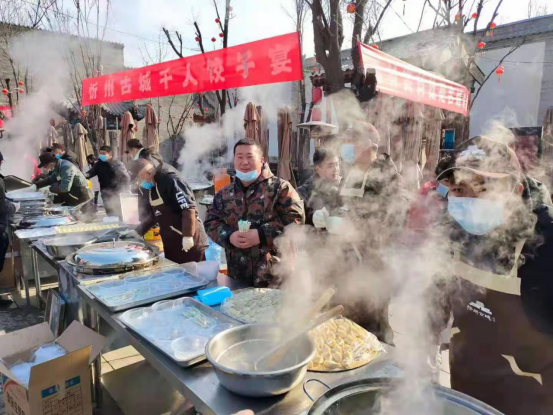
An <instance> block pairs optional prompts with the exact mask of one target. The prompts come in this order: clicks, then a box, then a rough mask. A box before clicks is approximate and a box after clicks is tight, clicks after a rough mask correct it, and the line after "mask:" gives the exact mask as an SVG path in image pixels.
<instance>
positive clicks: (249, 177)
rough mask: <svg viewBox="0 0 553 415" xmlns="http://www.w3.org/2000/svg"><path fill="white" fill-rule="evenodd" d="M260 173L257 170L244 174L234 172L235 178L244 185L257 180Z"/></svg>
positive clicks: (237, 171)
mask: <svg viewBox="0 0 553 415" xmlns="http://www.w3.org/2000/svg"><path fill="white" fill-rule="evenodd" d="M259 174H260V172H258V171H257V170H252V171H249V172H246V173H244V172H243V171H240V170H236V177H238V178H239V179H240V181H242V182H245V183H251V182H254V181H256V180H257V178H258V177H259Z"/></svg>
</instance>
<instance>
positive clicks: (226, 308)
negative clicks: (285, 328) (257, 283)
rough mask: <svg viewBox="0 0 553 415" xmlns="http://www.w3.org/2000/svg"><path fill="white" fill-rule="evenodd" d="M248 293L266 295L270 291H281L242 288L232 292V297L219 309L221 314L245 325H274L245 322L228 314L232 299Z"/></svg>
mask: <svg viewBox="0 0 553 415" xmlns="http://www.w3.org/2000/svg"><path fill="white" fill-rule="evenodd" d="M248 291H253V292H258V293H266V292H269V291H280V290H277V289H274V288H242V289H240V290H236V291H233V292H232V297H229V298H227V299H226V300H224V301H223V303H222V304H221V308H220V309H219V310H220V311H221V313H223V314H224V315H226V316H228V317H230V318H232V319H234V320H237V321H239V322H240V323H244V324H262V323H266V324H270V323H272V321H259V322H253V321H249V320H244V319H241V318H237V317H234V316H233V315H232V314H230V313H229V312H228V303H229V302H230V301H231V300H232V298H233V297H235V296H237V295H239V294H241V293H245V292H248ZM225 304H226V305H225Z"/></svg>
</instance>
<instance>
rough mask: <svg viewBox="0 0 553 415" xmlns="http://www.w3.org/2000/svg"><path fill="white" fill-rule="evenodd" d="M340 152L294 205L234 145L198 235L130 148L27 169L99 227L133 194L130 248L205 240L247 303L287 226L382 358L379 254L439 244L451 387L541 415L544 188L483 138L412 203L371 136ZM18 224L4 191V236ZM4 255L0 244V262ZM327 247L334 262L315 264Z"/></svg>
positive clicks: (186, 253) (386, 338) (153, 163)
mask: <svg viewBox="0 0 553 415" xmlns="http://www.w3.org/2000/svg"><path fill="white" fill-rule="evenodd" d="M336 141H338V144H337V145H332V146H328V147H320V148H318V149H316V150H315V153H314V156H313V165H314V174H313V176H312V177H310V178H309V179H308V180H307V181H305V182H304V183H303V184H301V185H300V186H299V188H298V189H297V190H296V189H295V188H294V187H293V186H292V185H291V184H290V183H289V182H288V181H286V180H283V179H281V178H279V177H277V176H275V175H274V174H273V173H272V172H271V170H270V168H269V164H268V161H267V160H265V159H264V157H263V151H262V149H261V147H260V145H259V143H258V142H257V141H253V140H250V139H242V140H240V141H238V142H237V143H236V144H235V146H234V149H233V156H234V170H235V172H236V175H235V178H234V180H233V181H232V182H231V184H230V185H228V186H227V187H224V188H223V189H222V190H220V191H219V192H218V193H217V194H216V195H215V196H214V200H213V203H212V205H211V207H210V208H209V211H208V213H207V217H206V219H205V222H203V221H202V220H200V218H199V215H198V209H197V204H196V200H195V198H194V193H193V192H192V190H191V188H190V186H189V185H188V184H187V183H186V180H185V179H184V178H183V177H182V176H181V175H180V174H179V173H178V171H176V170H175V169H174V168H173V167H172V166H169V165H167V164H165V163H163V160H162V159H161V157H160V156H159V154H157V153H156V152H155V151H152V150H151V149H146V148H143V146H142V145H141V143H140V141H139V140H136V139H133V140H130V141H129V142H127V143H126V148H127V153H128V154H129V157H130V160H129V162H128V163H127V164H123V163H122V162H121V161H119V160H116V158H115V157H114V155H113V151H112V149H111V148H110V147H109V146H103V147H101V148H100V151H99V156H98V160H94V158H93V157H90V158H89V159H88V166H86V168H87V171H86V173H83V172H82V171H81V168H82V167H83V166H78V164H77V158H76V156H75V154H73V153H72V152H71V151H68V150H66V149H65V148H64V147H63V145H60V144H55V143H54V144H53V145H52V146H51V147H50V148H48V149H46V151H44V152H43V153H42V154H41V155H40V157H39V159H40V165H39V167H40V168H43V169H45V170H46V173H45V174H43V175H42V176H40V177H37V178H36V179H35V186H36V187H37V188H41V187H45V186H49V187H50V191H51V192H53V193H55V194H56V200H57V201H59V202H60V203H64V204H66V205H69V206H75V205H78V204H81V203H83V202H87V201H89V200H92V199H94V200H97V195H96V198H95V197H94V191H92V189H90V188H89V185H88V184H87V179H92V178H95V177H96V178H97V179H98V183H97V186H98V190H97V191H99V193H100V195H101V197H102V200H103V201H104V206H105V207H106V211H107V213H108V214H109V215H114V216H119V217H120V216H121V208H120V202H119V194H120V193H121V192H124V191H127V190H128V189H132V190H134V192H135V193H138V195H139V216H140V225H139V226H138V227H137V228H136V229H135V230H133V231H130V232H129V233H128V235H130V236H135V237H141V236H143V235H144V234H145V233H146V232H147V231H148V230H149V229H150V228H151V227H152V226H154V225H155V224H157V225H158V226H159V228H160V234H161V238H162V241H163V245H164V250H165V256H166V258H168V259H170V260H172V261H174V262H176V263H186V262H190V261H201V260H203V259H204V258H205V251H206V249H207V248H208V246H209V239H208V237H209V238H210V239H211V240H212V241H213V242H215V243H217V244H218V245H220V246H221V247H223V248H224V250H225V254H226V258H227V264H228V275H229V277H230V278H234V279H236V280H239V281H240V282H241V283H242V284H244V285H247V286H252V287H278V286H280V285H281V284H282V281H283V279H285V278H287V277H289V276H286V275H283V272H282V270H280V269H279V263H280V262H281V259H282V252H281V250H280V249H279V246H280V245H279V239H282V238H281V237H282V236H283V234H284V233H285V229H286V228H287V227H289V226H291V227H300V228H301V229H305V230H306V232H308V233H310V235H311V236H312V237H311V238H310V239H309V240H310V241H311V242H310V244H309V246H305V247H303V248H304V249H305V251H306V254H307V255H311V256H313V258H314V261H312V263H313V264H314V265H313V269H312V271H313V272H314V273H315V274H316V275H317V278H319V279H320V280H321V281H324V282H325V283H326V284H328V285H333V286H334V287H335V288H336V290H337V296H336V297H337V301H340V303H341V304H343V305H344V306H345V309H346V310H345V315H346V316H348V317H349V318H351V319H352V320H354V321H355V322H357V323H358V324H360V325H361V326H363V327H364V328H366V329H367V330H368V331H370V332H372V333H374V334H375V335H376V336H377V337H378V339H379V340H380V341H382V342H384V343H387V344H390V345H393V344H394V339H393V330H392V328H391V327H390V323H389V321H388V316H389V312H388V307H389V303H390V301H391V298H392V297H393V295H394V287H393V286H389V287H387V285H386V281H385V279H386V276H387V275H389V272H390V265H391V264H390V261H388V260H387V258H386V256H385V252H387V250H388V249H389V248H391V247H392V246H394V244H398V243H401V244H403V246H414V245H412V244H417V243H419V244H420V243H424V241H425V240H426V239H427V238H430V235H431V234H436V231H438V232H439V233H440V237H441V238H443V240H444V241H446V243H447V244H448V247H449V251H450V252H451V255H450V259H449V261H448V263H449V265H450V268H449V269H448V270H443V271H444V272H443V274H447V278H444V277H443V275H442V276H439V278H438V276H437V278H436V284H435V285H434V286H433V287H432V289H430V290H429V292H428V297H429V302H430V303H432V302H433V301H434V304H435V309H434V312H433V316H432V318H431V322H432V326H433V327H432V328H433V330H434V331H435V333H439V332H440V331H441V330H443V329H444V327H445V326H446V324H447V322H448V320H449V319H450V316H451V315H453V328H452V329H451V333H452V337H451V344H450V365H451V385H452V387H453V388H454V389H456V390H459V391H461V392H464V393H467V394H468V395H470V396H473V397H475V398H477V399H479V400H482V401H483V402H486V403H488V404H490V405H492V406H493V407H495V408H497V409H499V410H500V411H503V412H506V413H509V414H522V413H525V414H526V413H532V414H542V413H543V414H545V413H550V411H553V394H552V393H550V392H551V389H550V388H551V385H552V384H553V337H552V335H553V324H552V323H553V279H552V278H550V273H551V270H552V269H553V221H552V218H553V216H552V210H551V209H552V202H551V196H550V194H549V191H548V190H547V187H546V186H545V185H544V184H543V183H540V182H539V181H538V180H536V179H534V178H532V177H530V176H529V175H528V174H527V173H525V172H523V171H522V169H521V166H520V163H519V161H518V159H517V156H516V154H515V152H514V151H513V150H512V149H511V148H510V147H509V146H508V145H507V144H505V143H502V142H499V141H496V140H494V138H493V137H491V138H490V137H475V138H473V139H470V140H468V141H467V142H465V143H462V144H461V145H459V146H458V147H457V148H456V150H455V151H454V152H453V153H451V154H450V155H448V156H447V157H445V158H444V159H442V160H440V162H439V163H438V167H437V168H436V171H435V173H436V174H435V177H434V178H433V179H432V180H430V181H429V182H427V183H426V184H425V185H424V186H422V188H421V189H420V190H419V191H418V192H417V194H416V195H414V194H413V192H412V191H408V189H407V187H406V185H405V182H404V180H403V178H402V176H401V174H400V173H399V172H398V169H397V168H396V166H395V165H394V163H393V161H392V160H391V158H390V157H389V156H388V155H386V154H379V152H378V142H379V135H378V131H377V130H376V129H375V128H374V127H373V126H372V125H370V124H362V125H361V126H360V127H358V128H357V129H353V130H350V131H349V132H348V133H347V134H344V136H343V137H342V138H341V139H340V140H335V141H334V142H336ZM0 162H1V161H0ZM342 175H343V177H344V179H342ZM17 208H18V206H16V205H15V204H11V203H10V202H8V201H7V200H6V198H5V194H4V189H2V186H0V228H2V227H3V228H4V229H5V225H6V224H5V223H4V222H3V221H2V218H4V217H5V216H6V215H7V214H10V213H13V212H15V211H16V210H17ZM244 224H247V226H246V229H244ZM0 230H1V229H0ZM4 234H5V232H4V233H2V235H4ZM5 244H7V241H4V240H3V239H0V249H1V248H2V247H3V246H4V245H5ZM410 244H411V245H410ZM329 246H330V247H332V255H324V254H323V252H325V251H323V250H322V248H323V247H327V248H328V247H329ZM0 254H1V252H0ZM0 257H2V258H3V256H2V255H0ZM344 264H346V266H344ZM367 269H370V270H371V272H366V270H367ZM363 272H365V273H364V274H363ZM347 273H356V275H357V276H359V275H360V273H361V275H362V277H363V278H364V279H366V281H365V282H366V284H367V285H366V286H367V287H371V286H378V287H379V291H378V293H379V295H378V298H376V299H374V298H373V299H372V300H371V301H366V300H355V299H352V298H354V297H352V296H350V292H349V291H348V286H347V285H348V284H347V281H348V280H347V278H346V274H347ZM433 296H435V300H433V299H432V297H433Z"/></svg>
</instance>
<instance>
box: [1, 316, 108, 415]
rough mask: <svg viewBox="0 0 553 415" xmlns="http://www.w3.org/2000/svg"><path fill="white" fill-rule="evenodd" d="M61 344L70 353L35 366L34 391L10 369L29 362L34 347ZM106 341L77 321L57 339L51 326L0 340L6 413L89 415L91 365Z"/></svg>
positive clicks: (32, 379)
mask: <svg viewBox="0 0 553 415" xmlns="http://www.w3.org/2000/svg"><path fill="white" fill-rule="evenodd" d="M54 341H55V342H56V343H57V344H58V345H60V346H61V347H63V348H64V349H65V350H66V351H67V354H66V355H65V356H62V357H59V358H57V359H54V360H50V361H48V362H44V363H42V364H40V365H36V366H33V367H32V368H31V377H30V380H29V387H28V388H26V387H24V386H22V385H20V384H19V383H17V381H15V380H14V376H13V374H12V373H11V372H10V370H9V369H8V367H9V366H11V365H13V364H14V363H16V362H17V361H18V360H23V361H26V360H27V361H28V359H29V358H30V357H31V353H32V351H33V349H35V348H36V347H38V346H41V345H43V344H45V343H52V342H54ZM106 344H107V339H106V338H104V337H103V336H100V335H99V334H98V333H96V332H94V331H92V330H90V329H88V328H86V327H85V326H83V325H82V324H80V323H79V322H76V321H74V322H73V323H71V325H70V326H69V327H68V328H67V329H66V330H65V331H64V332H63V334H62V335H61V336H59V337H58V338H57V339H55V338H54V336H53V334H52V332H51V331H50V327H49V326H48V323H42V324H38V325H36V326H32V327H27V328H25V329H23V330H18V331H14V332H11V333H8V334H4V335H2V336H0V358H1V359H2V360H1V361H0V372H1V373H2V374H3V376H2V385H3V390H4V403H5V406H6V415H58V414H59V415H61V414H63V415H73V414H74V415H77V414H79V415H81V414H82V415H90V414H92V402H91V400H92V398H91V394H90V378H91V376H90V371H89V365H90V363H92V361H93V360H94V359H95V358H96V357H97V356H98V355H99V354H100V352H101V351H102V349H103V347H104V346H105V345H106Z"/></svg>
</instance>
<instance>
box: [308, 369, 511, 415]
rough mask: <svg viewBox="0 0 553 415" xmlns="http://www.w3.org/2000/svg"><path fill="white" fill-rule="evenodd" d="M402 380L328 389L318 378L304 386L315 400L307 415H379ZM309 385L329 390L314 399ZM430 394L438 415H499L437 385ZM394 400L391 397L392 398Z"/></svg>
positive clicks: (366, 381)
mask: <svg viewBox="0 0 553 415" xmlns="http://www.w3.org/2000/svg"><path fill="white" fill-rule="evenodd" d="M400 381H401V379H391V378H372V379H361V380H357V381H354V382H348V383H344V384H342V385H339V386H336V387H334V388H331V387H330V386H328V385H327V384H326V383H324V382H322V381H320V380H318V379H309V380H307V381H305V383H304V384H303V390H304V392H305V394H306V395H307V396H308V397H309V399H311V400H312V401H314V403H313V406H312V407H311V409H309V411H308V413H307V414H308V415H371V414H379V413H380V409H381V408H380V399H379V398H380V397H381V396H385V394H386V393H389V392H390V391H392V390H393V389H394V385H397V384H398V382H400ZM309 382H318V383H320V384H322V385H324V386H325V387H326V388H327V389H328V391H326V392H325V393H324V394H323V395H321V396H320V397H319V398H318V399H317V400H315V399H313V398H312V397H311V395H310V394H309V393H308V391H307V385H308V383H309ZM429 389H430V390H429V393H431V394H434V396H435V397H436V404H437V405H438V407H439V408H440V409H439V412H438V414H439V415H474V414H478V415H502V414H501V412H499V411H498V410H496V409H494V408H492V407H491V406H489V405H487V404H485V403H483V402H480V401H479V400H476V399H474V398H471V397H470V396H468V395H465V394H463V393H460V392H457V391H454V390H452V389H449V388H445V387H443V386H439V385H431V386H429ZM392 399H393V398H392Z"/></svg>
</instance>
